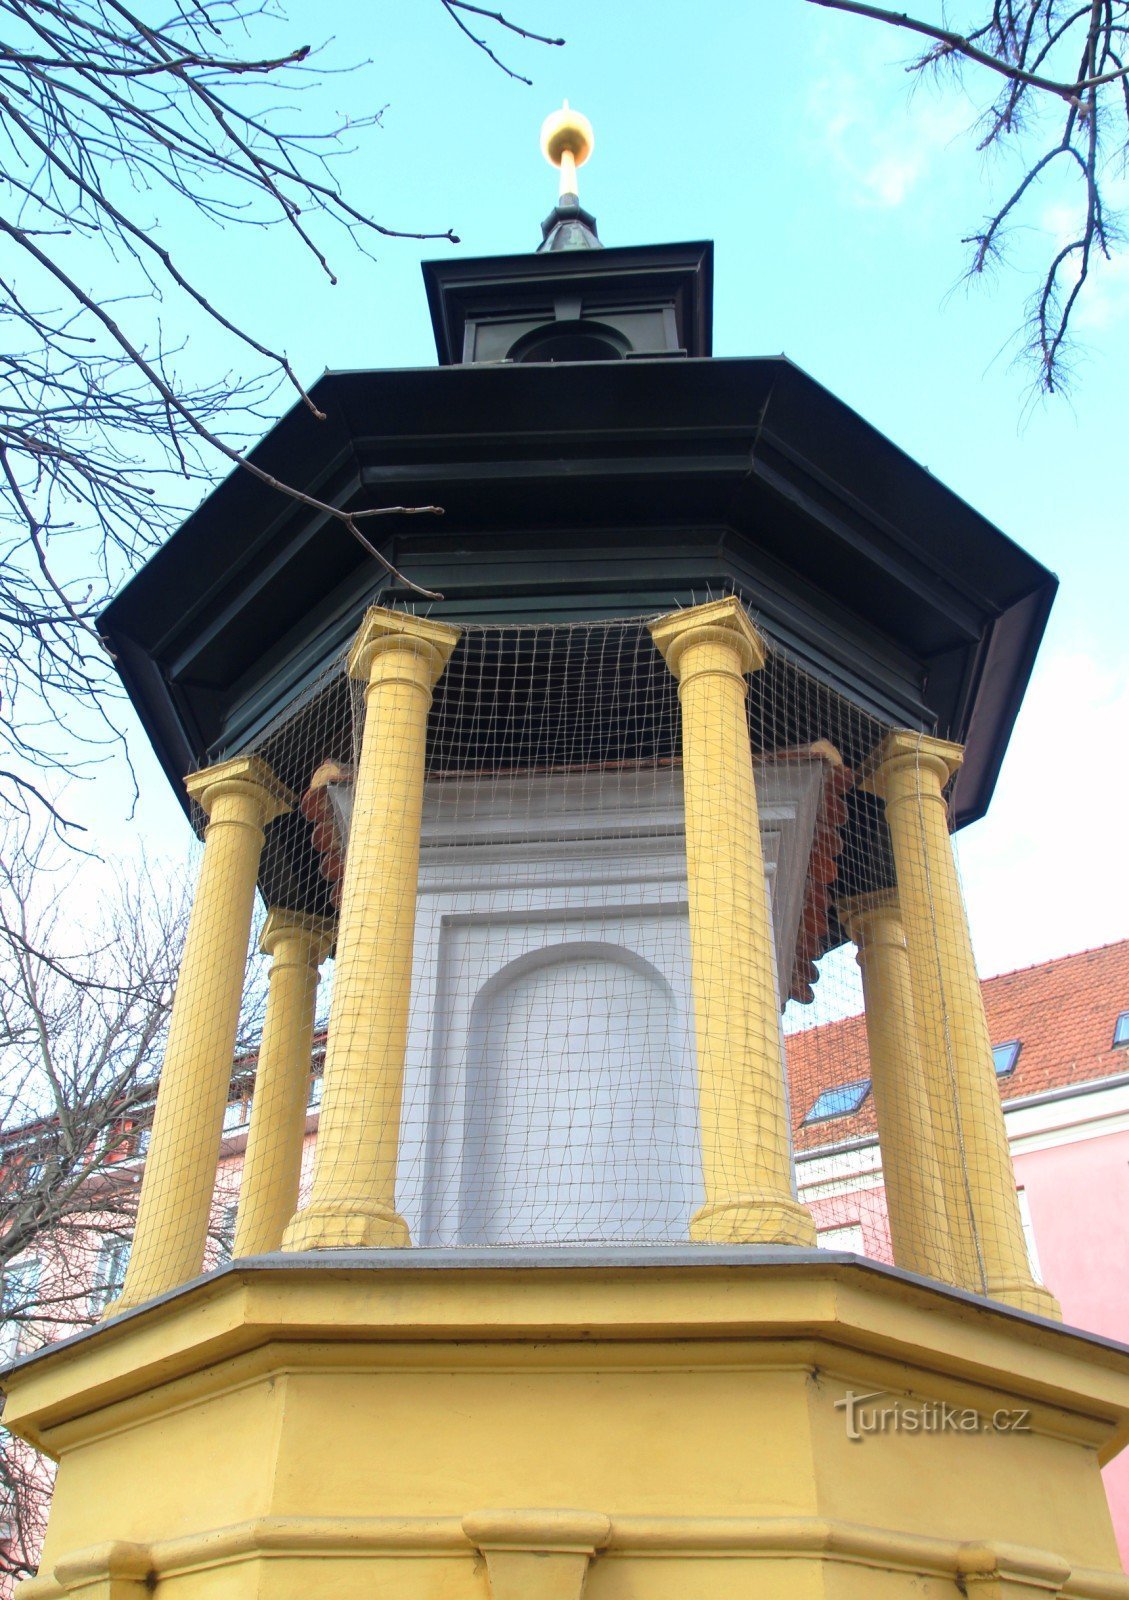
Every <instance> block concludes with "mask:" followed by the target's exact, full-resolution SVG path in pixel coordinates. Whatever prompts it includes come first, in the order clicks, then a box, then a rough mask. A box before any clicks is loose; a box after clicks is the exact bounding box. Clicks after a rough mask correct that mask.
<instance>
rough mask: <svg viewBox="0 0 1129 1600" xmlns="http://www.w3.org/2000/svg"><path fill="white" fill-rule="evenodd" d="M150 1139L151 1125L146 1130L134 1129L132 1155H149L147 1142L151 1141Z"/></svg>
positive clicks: (151, 1133)
mask: <svg viewBox="0 0 1129 1600" xmlns="http://www.w3.org/2000/svg"><path fill="white" fill-rule="evenodd" d="M152 1137H153V1125H152V1123H150V1124H149V1126H148V1127H146V1128H135V1129H134V1137H133V1153H134V1155H135V1156H147V1155H148V1154H149V1141H150V1140H151V1139H152Z"/></svg>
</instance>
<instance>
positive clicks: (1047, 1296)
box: [984, 1278, 1062, 1322]
mask: <svg viewBox="0 0 1129 1600" xmlns="http://www.w3.org/2000/svg"><path fill="white" fill-rule="evenodd" d="M984 1292H985V1293H986V1294H987V1296H988V1298H989V1299H990V1300H1001V1301H1002V1302H1003V1304H1004V1305H1005V1306H1011V1307H1013V1309H1014V1310H1016V1311H1029V1312H1031V1314H1032V1315H1033V1316H1036V1317H1049V1318H1050V1319H1051V1321H1052V1322H1061V1321H1062V1307H1061V1306H1060V1305H1059V1303H1058V1301H1057V1300H1056V1299H1055V1297H1054V1295H1053V1294H1052V1293H1051V1291H1050V1290H1049V1289H1044V1288H1043V1286H1042V1284H1039V1283H1029V1282H1024V1281H1023V1280H1022V1279H1017V1278H1010V1279H1005V1278H998V1279H996V1280H995V1281H994V1282H993V1281H992V1280H991V1279H989V1282H988V1287H987V1289H986V1290H985V1291H984Z"/></svg>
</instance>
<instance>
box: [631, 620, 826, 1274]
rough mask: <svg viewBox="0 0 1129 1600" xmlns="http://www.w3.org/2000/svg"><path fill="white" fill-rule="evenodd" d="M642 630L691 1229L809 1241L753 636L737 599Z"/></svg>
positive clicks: (734, 1239) (758, 651) (746, 1240)
mask: <svg viewBox="0 0 1129 1600" xmlns="http://www.w3.org/2000/svg"><path fill="white" fill-rule="evenodd" d="M651 635H652V637H653V639H654V641H655V644H656V646H657V647H658V649H659V650H660V651H661V653H662V656H663V659H664V660H665V661H666V664H667V666H668V667H669V668H670V670H671V671H672V672H673V673H674V675H675V677H676V678H677V679H678V698H679V701H680V703H681V706H682V766H683V780H684V790H685V806H686V865H687V875H688V880H689V893H690V948H691V979H692V988H693V994H694V1021H695V1032H696V1036H697V1048H698V1104H699V1114H700V1120H701V1136H702V1175H703V1178H704V1181H705V1190H706V1203H705V1205H704V1206H703V1207H702V1209H701V1210H700V1211H699V1212H697V1214H696V1215H695V1216H694V1217H693V1218H692V1220H691V1223H690V1236H691V1238H693V1239H701V1240H710V1241H714V1242H718V1243H721V1242H729V1243H735V1244H738V1243H739V1244H773V1243H775V1244H792V1245H808V1244H814V1242H815V1228H814V1225H813V1223H812V1220H811V1217H810V1216H809V1215H808V1212H807V1211H806V1210H805V1209H804V1207H803V1206H801V1205H800V1204H799V1203H798V1202H797V1201H796V1199H795V1197H794V1194H793V1190H792V1161H791V1139H790V1132H789V1128H788V1114H787V1104H786V1100H785V1093H784V1067H783V1061H782V1056H781V1046H780V1019H779V1009H778V1004H777V998H776V985H775V981H774V977H773V954H772V936H771V930H770V926H769V911H768V890H767V884H766V879H765V870H764V858H763V855H762V853H761V840H760V823H759V819H758V815H757V797H756V789H755V787H754V784H753V758H752V750H751V748H750V744H749V728H748V721H747V718H746V712H745V697H746V691H747V685H746V682H745V676H746V674H747V673H749V672H754V671H758V670H759V669H760V667H761V666H762V665H763V663H764V646H763V645H762V643H761V640H760V637H759V635H758V634H757V632H756V630H755V629H754V628H753V626H752V624H751V623H750V622H749V619H748V617H747V616H746V615H745V612H744V609H743V607H742V606H741V604H740V602H739V601H738V600H736V599H735V598H732V597H731V598H729V599H727V600H716V601H713V602H711V603H710V604H708V605H703V606H695V607H693V608H692V609H691V610H688V611H677V612H674V613H673V614H672V615H670V616H666V617H662V618H661V619H660V620H659V621H658V622H656V623H654V624H653V625H652V627H651Z"/></svg>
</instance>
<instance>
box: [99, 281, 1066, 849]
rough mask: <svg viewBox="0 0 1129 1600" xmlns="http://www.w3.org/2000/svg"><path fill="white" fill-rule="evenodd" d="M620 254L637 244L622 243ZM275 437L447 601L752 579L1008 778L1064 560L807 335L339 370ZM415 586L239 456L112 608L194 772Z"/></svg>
mask: <svg viewBox="0 0 1129 1600" xmlns="http://www.w3.org/2000/svg"><path fill="white" fill-rule="evenodd" d="M603 254H604V255H605V256H606V255H609V254H611V252H604V253H603ZM312 393H313V398H314V400H315V402H316V404H317V406H318V407H319V408H320V410H321V411H323V412H324V413H325V421H323V422H319V421H317V420H316V419H315V418H314V417H313V416H312V415H311V414H310V412H309V411H308V410H307V409H306V408H305V407H304V406H296V407H295V408H294V409H293V410H292V411H291V412H290V413H289V414H288V415H287V416H285V417H283V418H282V420H281V421H280V422H279V423H278V424H277V426H276V427H274V428H273V429H272V430H271V432H270V433H269V434H268V435H267V436H266V438H265V439H263V440H262V442H261V443H260V444H259V445H258V446H257V447H256V449H255V451H254V453H253V454H254V459H255V460H256V461H257V462H259V463H260V464H261V465H262V466H263V467H265V468H266V469H267V470H268V471H270V472H271V473H273V474H275V475H276V476H278V477H281V478H284V479H286V480H287V481H289V482H291V483H294V484H297V485H299V486H301V487H302V488H304V489H306V490H308V491H311V492H313V493H315V494H316V495H317V496H318V497H320V498H321V499H323V500H328V501H330V502H332V503H334V504H338V505H350V506H358V507H359V506H379V505H389V504H396V505H406V504H427V503H435V504H438V505H440V506H442V507H443V508H444V512H445V515H444V516H443V517H442V518H441V519H433V518H421V517H414V518H410V519H408V518H390V519H387V520H385V519H380V520H377V521H375V522H370V523H368V524H366V528H367V531H368V533H369V535H370V537H374V538H376V537H377V536H379V540H380V541H381V542H382V548H384V549H385V551H386V553H387V554H388V555H389V557H390V559H392V560H393V561H394V562H395V564H396V565H397V566H399V567H400V568H401V570H403V571H404V572H405V573H406V574H407V575H408V576H409V577H410V578H412V579H413V580H414V581H416V582H419V583H422V584H424V585H425V586H426V587H428V588H431V589H437V590H440V591H441V592H442V593H443V596H444V599H443V600H442V601H441V602H437V603H434V604H432V603H429V604H428V605H427V608H426V609H427V610H428V611H429V612H430V614H432V615H434V616H449V617H451V618H455V619H463V620H470V619H475V620H479V621H486V620H519V619H524V620H540V619H544V620H558V619H561V618H581V617H602V616H608V617H611V616H622V615H627V614H634V615H641V614H650V613H654V612H658V611H662V610H664V609H669V608H670V607H672V606H673V605H675V604H686V603H689V602H692V601H694V600H701V599H704V598H707V596H708V595H709V594H714V595H716V594H718V593H722V592H726V591H728V590H733V591H736V592H738V593H740V594H741V595H742V596H743V597H744V598H745V599H746V600H747V601H748V603H749V605H750V606H751V608H752V610H753V612H754V614H755V615H756V616H757V617H758V618H759V621H760V623H761V625H762V627H764V629H765V631H766V632H767V633H769V634H770V635H771V636H773V637H774V638H775V639H777V640H778V641H780V642H781V643H782V644H784V645H785V646H786V647H787V648H788V649H790V650H791V651H792V653H793V654H794V655H796V656H797V657H798V658H799V659H800V660H801V661H802V662H803V663H804V664H805V665H806V666H807V667H809V669H810V670H812V671H814V672H815V673H816V674H817V675H819V676H820V677H822V678H823V679H825V680H826V681H827V682H829V683H831V684H833V685H835V686H836V687H838V688H840V689H841V690H843V691H844V692H845V693H847V694H848V695H850V696H851V697H852V698H853V699H854V700H855V701H856V702H857V703H858V704H860V705H861V706H863V707H865V708H866V709H867V710H870V711H873V712H875V713H877V714H878V715H880V716H882V717H883V718H887V719H890V720H893V721H895V722H897V723H900V724H901V725H904V726H912V727H921V728H926V729H929V730H934V731H937V732H938V733H940V734H941V735H942V736H944V737H948V738H953V739H956V740H959V741H960V742H961V743H963V744H965V745H966V747H967V748H966V758H965V765H964V767H963V769H962V771H961V773H960V777H959V780H958V786H957V790H956V795H955V806H956V813H957V819H958V821H962V822H963V821H969V820H972V819H973V818H975V817H978V816H979V815H981V814H982V812H983V811H984V809H985V807H986V806H987V804H988V800H989V798H990V795H991V792H992V787H993V785H994V783H995V780H996V776H997V773H998V770H999V766H1000V762H1001V759H1002V756H1003V752H1004V749H1005V746H1006V743H1007V739H1008V736H1009V734H1010V731H1011V727H1012V724H1013V721H1014V718H1015V715H1016V712H1017V710H1018V707H1019V703H1020V699H1021V697H1022V694H1023V691H1024V687H1025V685H1026V683H1027V680H1028V676H1029V674H1030V671H1031V666H1032V663H1033V660H1034V656H1035V651H1036V649H1037V647H1038V644H1039V640H1040V638H1041V636H1042V632H1043V628H1044V625H1045V622H1046V617H1047V613H1048V610H1049V608H1050V604H1051V601H1052V599H1053V596H1054V592H1055V588H1056V580H1055V578H1054V577H1053V576H1052V575H1051V574H1050V573H1049V572H1048V571H1046V569H1045V568H1043V567H1042V566H1040V565H1039V563H1038V562H1036V561H1034V560H1033V559H1032V558H1031V557H1030V556H1029V555H1027V554H1026V553H1025V552H1024V551H1023V550H1021V549H1020V548H1019V547H1018V546H1017V545H1016V544H1014V543H1013V542H1012V541H1011V540H1010V539H1008V538H1007V537H1006V536H1005V535H1004V534H1002V533H1001V532H1000V531H999V530H998V529H997V528H996V527H994V526H993V525H992V524H991V523H989V522H988V521H987V520H986V519H985V518H984V517H982V516H980V515H979V514H978V513H977V512H976V511H974V510H972V509H971V508H970V507H969V506H968V505H966V504H965V503H964V502H963V501H962V500H961V499H960V498H959V497H958V496H957V495H955V494H953V493H952V491H951V490H949V489H947V488H945V486H944V485H943V484H942V483H940V482H938V480H937V479H935V478H934V477H932V476H931V474H930V473H929V472H927V471H926V470H924V469H923V468H922V467H920V466H919V465H918V464H917V463H916V462H914V461H913V460H911V459H910V457H909V456H907V455H906V454H904V452H902V451H901V450H899V449H898V448H897V447H896V446H895V445H893V444H891V443H890V441H889V440H888V439H886V438H885V437H884V436H883V435H882V434H880V433H879V432H878V431H877V430H876V429H874V428H872V427H871V426H870V425H869V424H868V423H866V422H865V421H863V419H862V418H861V417H859V416H858V415H857V414H856V413H855V412H853V411H852V410H851V409H850V407H848V406H846V405H844V404H843V403H842V402H841V401H839V400H837V399H836V398H835V397H834V396H833V395H831V394H829V393H828V391H827V390H826V389H824V388H822V387H821V386H820V385H819V384H818V383H816V382H815V381H814V380H813V379H812V378H810V377H808V376H807V375H806V374H805V373H803V372H801V371H800V370H799V369H798V368H797V367H795V366H794V365H793V364H792V363H791V362H789V361H787V360H786V359H784V358H782V357H771V358H767V359H751V360H719V359H710V358H697V359H696V358H671V359H661V360H649V361H641V362H632V361H624V362H616V361H603V362H576V363H562V364H552V365H539V364H526V365H510V364H506V363H501V364H496V365H483V366H478V367H462V366H447V367H441V368H439V369H431V368H429V369H424V370H415V369H408V370H400V371H361V372H335V373H327V374H326V375H325V376H324V377H323V378H321V379H320V380H319V382H318V383H317V384H316V385H315V386H314V388H313V391H312ZM378 598H379V599H382V600H383V601H384V602H385V603H389V602H393V603H397V604H411V603H412V602H413V599H414V597H413V594H412V592H411V591H410V590H403V589H396V587H395V586H394V585H392V584H391V583H390V581H389V580H388V578H387V576H386V574H385V573H384V571H383V569H382V568H380V566H379V565H378V563H377V562H375V561H374V560H373V559H372V557H371V556H370V555H368V554H367V553H366V552H365V551H364V550H363V549H362V548H361V547H360V545H358V544H357V543H356V541H354V540H353V539H352V538H351V537H350V535H349V534H348V532H347V531H346V530H345V529H344V528H343V527H342V526H341V525H340V524H339V523H337V522H336V521H334V520H332V519H328V518H326V517H324V516H318V515H314V514H311V512H310V511H309V510H308V509H306V508H304V507H302V506H300V505H298V504H296V503H295V502H293V501H291V500H288V499H287V498H285V497H283V496H282V495H281V494H279V493H278V492H277V491H275V490H272V489H270V488H269V487H267V486H265V485H264V484H262V483H261V482H259V481H257V480H256V479H254V478H252V477H251V476H250V475H248V474H247V473H244V472H242V471H238V470H237V471H236V472H235V473H234V474H233V475H232V476H230V477H229V478H228V479H227V480H226V481H225V482H223V483H222V484H221V485H220V486H219V487H218V488H217V489H216V490H215V492H214V493H213V494H211V495H210V496H209V498H208V499H207V500H206V501H205V502H204V503H203V504H202V505H201V506H200V508H199V509H198V510H197V511H196V512H195V513H194V514H193V515H192V516H191V517H189V518H188V520H187V521H186V522H185V523H184V525H183V526H182V527H181V528H180V529H179V530H178V532H177V533H176V534H175V535H174V536H173V537H172V538H171V539H170V540H169V541H168V543H167V544H166V545H165V546H164V547H163V548H162V549H161V550H159V551H158V552H157V553H156V554H155V555H154V556H153V557H152V558H151V559H150V560H149V561H148V562H147V564H146V565H145V566H144V567H143V568H142V569H141V571H140V572H139V573H138V574H137V575H136V576H135V577H134V578H133V579H132V581H131V582H130V583H129V584H128V585H127V586H126V588H125V589H124V590H123V591H122V592H121V594H119V595H118V597H117V598H116V599H115V600H114V601H113V603H112V604H111V605H110V606H109V608H108V609H107V611H106V612H105V613H104V615H103V618H102V628H103V631H104V633H105V635H106V636H107V639H108V641H109V644H110V646H111V648H112V650H113V651H114V653H115V657H116V660H117V663H118V670H119V671H120V673H121V676H122V679H123V681H124V682H125V685H126V687H127V689H128V691H129V694H130V697H131V698H132V700H133V702H134V704H135V706H136V707H137V710H138V713H139V715H140V717H141V720H142V723H143V725H144V727H145V729H146V731H147V733H148V735H149V737H150V739H151V740H152V742H153V745H154V747H155V749H156V751H157V754H158V756H159V757H160V759H161V761H162V763H163V765H164V768H165V771H166V772H167V774H168V776H169V779H170V781H171V782H172V783H173V784H174V787H175V788H176V789H177V792H178V793H180V794H181V795H182V797H183V790H182V787H181V779H182V777H183V775H184V774H185V773H186V772H187V771H189V770H190V769H192V768H194V767H196V766H198V765H199V764H201V763H202V762H204V761H206V760H212V759H216V758H217V757H219V756H221V755H224V754H233V753H235V752H236V751H238V750H239V749H240V748H241V747H243V746H245V745H246V744H247V743H248V742H249V741H250V740H251V739H252V738H253V737H254V735H255V732H256V731H257V730H258V729H260V728H261V727H262V726H263V724H264V722H265V721H267V720H268V719H269V718H270V717H271V716H273V715H275V714H277V712H278V711H279V709H280V708H282V707H283V706H284V705H285V704H286V703H287V702H288V700H289V699H290V698H291V697H292V696H293V695H294V694H295V693H296V692H297V691H298V689H299V688H300V687H301V686H302V685H303V684H304V683H306V682H308V681H309V680H310V678H311V677H312V676H313V675H314V674H315V673H316V671H317V670H318V668H319V667H320V666H321V665H322V664H323V663H325V662H326V661H327V659H328V658H329V657H330V656H331V655H332V654H333V653H334V652H335V651H337V650H338V649H339V648H340V647H341V646H342V644H344V643H345V642H346V641H347V639H348V638H349V637H350V635H351V633H352V632H353V630H354V629H355V627H356V625H357V622H358V620H359V618H360V615H361V613H362V611H363V609H364V608H365V606H366V605H368V604H370V603H372V602H373V600H375V599H378Z"/></svg>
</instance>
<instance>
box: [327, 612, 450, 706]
mask: <svg viewBox="0 0 1129 1600" xmlns="http://www.w3.org/2000/svg"><path fill="white" fill-rule="evenodd" d="M461 633H462V629H461V628H453V627H451V625H450V624H449V623H446V622H432V621H431V620H430V619H429V618H428V617H416V616H413V615H412V614H411V613H410V612H408V611H390V610H389V609H388V608H387V607H386V606H370V607H369V609H368V610H367V611H366V612H365V616H364V621H363V622H362V623H361V626H360V628H359V630H358V632H357V637H356V638H355V639H354V641H353V648H352V649H351V650H350V651H349V663H348V671H349V676H350V678H357V679H359V680H360V681H361V682H362V683H364V682H367V681H368V679H369V677H370V675H371V672H372V665H373V662H374V661H375V659H376V658H377V656H378V655H379V654H381V653H382V652H383V651H384V650H386V649H388V648H389V647H390V646H391V645H392V644H394V643H395V642H397V641H399V642H401V643H402V644H403V646H404V649H405V651H406V652H407V653H408V654H413V655H418V656H420V657H422V658H423V659H424V660H425V661H426V662H427V665H428V669H429V670H428V678H427V687H428V688H429V689H431V688H433V687H434V686H435V684H436V683H437V682H438V680H439V677H440V675H441V674H442V671H443V668H444V667H445V666H446V665H447V662H448V661H449V660H450V658H451V652H452V650H453V649H454V648H455V646H456V645H457V644H458V642H459V638H460V636H461Z"/></svg>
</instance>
